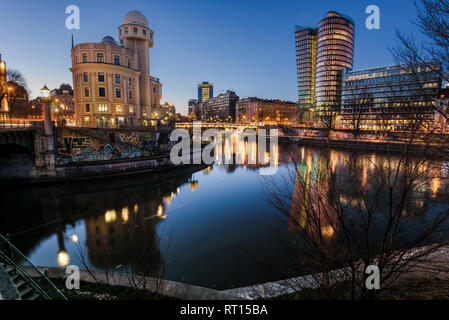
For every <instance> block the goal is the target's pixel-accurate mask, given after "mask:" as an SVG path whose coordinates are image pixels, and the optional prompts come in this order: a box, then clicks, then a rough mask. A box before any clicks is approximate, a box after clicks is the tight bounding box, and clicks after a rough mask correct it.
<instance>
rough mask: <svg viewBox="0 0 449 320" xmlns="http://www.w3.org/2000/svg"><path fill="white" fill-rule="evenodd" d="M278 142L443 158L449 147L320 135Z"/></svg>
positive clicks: (281, 139)
mask: <svg viewBox="0 0 449 320" xmlns="http://www.w3.org/2000/svg"><path fill="white" fill-rule="evenodd" d="M279 142H283V143H295V144H299V145H307V146H317V147H323V146H324V147H332V148H338V149H344V150H352V151H359V150H364V151H374V152H381V153H385V152H392V153H402V152H404V151H408V152H410V153H416V154H419V155H422V156H426V157H430V158H443V157H448V156H449V148H447V146H444V145H439V144H423V143H408V144H407V143H405V142H399V141H373V140H354V139H335V138H332V139H329V138H320V137H305V136H295V137H293V136H291V137H290V136H281V137H279Z"/></svg>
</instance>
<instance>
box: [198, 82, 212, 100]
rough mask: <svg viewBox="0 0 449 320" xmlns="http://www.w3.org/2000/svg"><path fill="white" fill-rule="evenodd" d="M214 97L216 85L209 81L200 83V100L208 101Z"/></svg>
mask: <svg viewBox="0 0 449 320" xmlns="http://www.w3.org/2000/svg"><path fill="white" fill-rule="evenodd" d="M213 97H214V85H213V84H212V83H209V82H203V83H200V84H199V85H198V102H199V103H202V102H206V101H207V100H209V99H212V98H213Z"/></svg>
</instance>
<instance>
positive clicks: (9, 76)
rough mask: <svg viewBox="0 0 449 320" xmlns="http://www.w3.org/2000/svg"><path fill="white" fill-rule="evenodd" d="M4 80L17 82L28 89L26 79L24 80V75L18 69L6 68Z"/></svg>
mask: <svg viewBox="0 0 449 320" xmlns="http://www.w3.org/2000/svg"><path fill="white" fill-rule="evenodd" d="M6 81H7V82H11V81H13V82H15V83H17V84H18V85H19V86H22V87H24V88H25V90H27V91H28V89H27V87H28V86H27V81H26V79H25V77H24V75H23V74H22V73H21V72H20V71H19V70H16V69H7V70H6Z"/></svg>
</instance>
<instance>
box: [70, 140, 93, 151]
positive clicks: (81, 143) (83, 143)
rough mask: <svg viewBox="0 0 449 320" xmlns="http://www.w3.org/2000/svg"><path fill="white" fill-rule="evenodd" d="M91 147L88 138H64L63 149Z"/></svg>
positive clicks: (90, 141)
mask: <svg viewBox="0 0 449 320" xmlns="http://www.w3.org/2000/svg"><path fill="white" fill-rule="evenodd" d="M91 145H92V140H91V138H89V137H82V138H79V137H66V138H64V148H66V149H72V148H86V147H90V146H91Z"/></svg>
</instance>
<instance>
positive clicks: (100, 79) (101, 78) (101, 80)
mask: <svg viewBox="0 0 449 320" xmlns="http://www.w3.org/2000/svg"><path fill="white" fill-rule="evenodd" d="M98 82H104V73H103V72H99V73H98Z"/></svg>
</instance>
